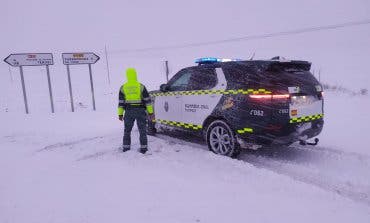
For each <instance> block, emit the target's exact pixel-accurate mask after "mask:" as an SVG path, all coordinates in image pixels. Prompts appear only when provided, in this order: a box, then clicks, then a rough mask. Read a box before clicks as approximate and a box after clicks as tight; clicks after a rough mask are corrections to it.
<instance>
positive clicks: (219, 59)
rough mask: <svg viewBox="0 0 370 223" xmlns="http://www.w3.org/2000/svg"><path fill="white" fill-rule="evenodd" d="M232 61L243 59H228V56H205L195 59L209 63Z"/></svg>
mask: <svg viewBox="0 0 370 223" xmlns="http://www.w3.org/2000/svg"><path fill="white" fill-rule="evenodd" d="M231 61H242V60H241V59H226V58H215V57H204V58H198V59H196V60H195V63H198V64H209V63H217V62H231Z"/></svg>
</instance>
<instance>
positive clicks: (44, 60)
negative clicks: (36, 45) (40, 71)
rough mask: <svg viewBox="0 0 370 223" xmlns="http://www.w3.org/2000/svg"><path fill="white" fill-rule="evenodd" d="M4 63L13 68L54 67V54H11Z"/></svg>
mask: <svg viewBox="0 0 370 223" xmlns="http://www.w3.org/2000/svg"><path fill="white" fill-rule="evenodd" d="M4 61H5V62H6V63H7V64H9V65H10V66H13V67H20V66H46V65H53V64H54V61H53V54H51V53H21V54H10V55H9V56H8V57H7V58H5V59H4Z"/></svg>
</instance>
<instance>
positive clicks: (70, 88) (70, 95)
mask: <svg viewBox="0 0 370 223" xmlns="http://www.w3.org/2000/svg"><path fill="white" fill-rule="evenodd" d="M67 75H68V87H69V98H70V101H71V109H72V112H74V111H75V107H74V105H73V94H72V83H71V71H70V70H69V65H67Z"/></svg>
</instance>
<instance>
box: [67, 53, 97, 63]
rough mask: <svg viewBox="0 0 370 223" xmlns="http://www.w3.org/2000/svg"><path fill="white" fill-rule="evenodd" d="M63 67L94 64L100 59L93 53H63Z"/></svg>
mask: <svg viewBox="0 0 370 223" xmlns="http://www.w3.org/2000/svg"><path fill="white" fill-rule="evenodd" d="M62 58H63V64H64V65H78V64H94V63H96V62H97V61H98V60H99V59H100V57H99V56H98V55H96V54H95V53H63V54H62Z"/></svg>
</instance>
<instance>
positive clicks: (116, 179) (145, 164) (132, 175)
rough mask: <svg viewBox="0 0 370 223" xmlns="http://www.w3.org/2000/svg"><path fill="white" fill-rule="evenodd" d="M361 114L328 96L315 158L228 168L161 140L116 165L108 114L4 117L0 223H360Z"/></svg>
mask: <svg viewBox="0 0 370 223" xmlns="http://www.w3.org/2000/svg"><path fill="white" fill-rule="evenodd" d="M104 97H106V98H107V101H108V99H109V97H110V96H108V97H107V96H104ZM104 97H100V100H103V98H104ZM114 98H115V97H114ZM112 101H115V100H112ZM368 102H369V97H367V96H365V97H350V96H347V95H343V94H338V93H327V94H326V112H325V115H326V117H325V120H326V123H325V124H326V125H325V130H324V131H323V133H322V135H321V137H320V139H321V143H320V145H319V146H317V147H311V146H307V147H301V146H298V145H293V146H292V147H289V148H283V149H278V150H274V151H264V150H262V151H258V152H243V153H242V155H241V156H240V158H239V159H236V160H235V159H230V158H226V157H222V156H217V155H214V154H212V153H211V152H209V151H207V148H206V146H205V145H204V144H202V143H199V140H194V141H191V140H190V141H189V140H188V137H186V136H176V137H169V136H166V135H163V134H162V135H159V136H158V137H149V144H150V153H149V154H148V155H142V154H140V153H138V152H137V151H135V150H133V151H130V152H128V153H125V154H123V153H121V152H120V151H119V149H118V148H119V146H120V144H121V137H122V124H121V123H120V122H119V121H118V120H117V119H116V117H115V115H114V111H108V110H106V111H104V110H103V111H97V112H92V111H89V110H90V108H86V109H84V110H80V111H79V112H76V113H67V112H65V113H59V114H58V113H57V114H54V115H51V114H42V115H38V114H31V115H23V114H12V113H3V114H2V115H1V116H0V117H1V118H0V119H1V120H0V121H1V123H2V125H1V126H2V127H1V128H0V139H1V140H0V148H1V154H2V155H1V156H0V179H1V183H0V197H1V199H0V222H76V223H77V222H228V221H230V219H232V220H233V221H235V222H245V221H246V220H248V221H250V222H276V219H279V221H285V222H323V221H325V222H368V221H369V219H370V177H369V176H370V175H369V169H370V152H369V149H368V146H367V142H366V140H364V139H365V138H366V136H367V132H369V126H368V125H367V123H369V119H368V117H367V116H365V114H366V107H367V106H368ZM338 107H340V108H342V109H343V110H342V112H337V111H336V110H337V109H336V108H338ZM349 107H351V109H353V108H356V111H357V112H358V118H357V121H358V122H353V119H351V118H349V117H348V112H350V111H349V109H348V108H349ZM338 120H340V121H338ZM342 128H343V129H344V130H345V131H338V130H336V129H342ZM346 130H347V131H346ZM133 139H134V141H133V145H134V146H133V147H134V148H135V146H136V147H137V148H138V132H137V130H135V131H134V132H133Z"/></svg>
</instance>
